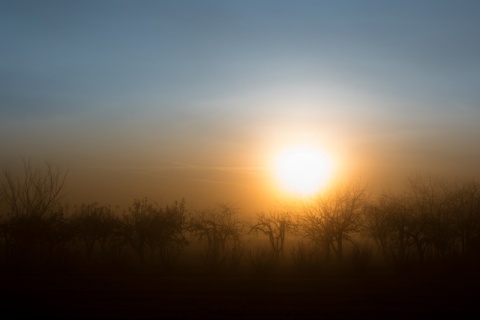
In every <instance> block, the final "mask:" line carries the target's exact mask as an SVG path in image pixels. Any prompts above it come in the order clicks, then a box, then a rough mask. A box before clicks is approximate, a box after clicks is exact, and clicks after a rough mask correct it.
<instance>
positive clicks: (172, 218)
mask: <svg viewBox="0 0 480 320" xmlns="http://www.w3.org/2000/svg"><path fill="white" fill-rule="evenodd" d="M185 215H186V209H185V202H184V201H181V202H175V203H174V204H173V205H171V206H168V205H167V206H165V207H164V208H162V207H159V206H158V205H155V204H152V203H149V202H148V199H147V198H144V199H142V200H138V199H135V200H134V201H133V204H132V205H131V206H130V207H129V208H128V211H127V212H126V213H125V214H124V215H123V235H124V237H125V239H126V240H127V242H128V243H129V244H130V245H131V246H132V247H133V249H134V250H135V252H136V253H137V254H138V257H139V259H140V262H141V263H142V264H143V263H145V250H146V249H147V248H148V249H149V251H150V260H151V261H154V260H155V257H158V258H159V259H160V262H161V263H163V262H165V261H164V259H165V258H166V257H167V249H168V248H173V247H175V249H176V248H178V247H181V246H182V245H184V244H186V239H185V237H184V234H183V233H184V229H185Z"/></svg>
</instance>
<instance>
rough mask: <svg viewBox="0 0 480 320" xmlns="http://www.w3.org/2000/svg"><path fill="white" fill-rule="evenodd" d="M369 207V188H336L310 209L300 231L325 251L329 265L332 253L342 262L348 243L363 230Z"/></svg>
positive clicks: (319, 199)
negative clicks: (355, 234) (367, 200)
mask: <svg viewBox="0 0 480 320" xmlns="http://www.w3.org/2000/svg"><path fill="white" fill-rule="evenodd" d="M365 207H366V188H365V186H363V185H361V184H358V183H356V184H351V185H347V186H344V187H342V188H339V189H335V190H333V191H332V192H330V193H325V194H323V195H320V196H319V197H318V199H317V200H316V201H315V203H314V204H312V205H310V206H307V208H306V209H305V211H306V214H305V215H304V216H303V217H301V218H300V232H301V234H303V235H304V236H305V237H307V238H308V239H310V240H311V241H312V242H314V243H316V244H317V245H318V246H319V247H323V248H324V249H325V258H326V261H327V262H328V261H329V260H330V252H331V250H333V251H334V252H335V254H336V257H337V259H338V261H342V260H343V257H344V248H343V247H344V241H349V240H351V235H352V234H353V233H355V232H359V231H360V230H361V224H362V217H363V212H364V209H365Z"/></svg>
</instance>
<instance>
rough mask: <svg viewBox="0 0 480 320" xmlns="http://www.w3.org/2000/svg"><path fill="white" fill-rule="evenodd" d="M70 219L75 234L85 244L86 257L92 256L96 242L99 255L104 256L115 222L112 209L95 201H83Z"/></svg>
mask: <svg viewBox="0 0 480 320" xmlns="http://www.w3.org/2000/svg"><path fill="white" fill-rule="evenodd" d="M71 221H72V224H73V227H74V228H75V232H76V234H77V236H78V237H79V238H80V240H81V241H82V242H83V244H84V245H85V249H86V252H87V258H88V259H90V258H91V257H92V254H93V251H94V248H95V245H96V244H97V243H98V244H99V245H100V249H101V255H102V256H104V254H105V247H106V244H107V241H108V239H109V238H110V237H111V236H112V235H113V232H114V231H115V227H116V224H117V218H116V216H115V215H114V214H113V212H112V210H111V209H110V208H109V207H107V206H104V205H100V204H98V203H96V202H94V203H90V204H85V203H83V204H82V205H80V206H79V207H78V208H77V211H76V213H75V214H74V216H73V217H72V218H71Z"/></svg>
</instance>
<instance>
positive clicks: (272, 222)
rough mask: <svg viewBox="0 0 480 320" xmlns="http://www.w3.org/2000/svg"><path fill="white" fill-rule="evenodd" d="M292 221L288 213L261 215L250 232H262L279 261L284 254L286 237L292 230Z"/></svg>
mask: <svg viewBox="0 0 480 320" xmlns="http://www.w3.org/2000/svg"><path fill="white" fill-rule="evenodd" d="M292 227H293V224H292V219H291V218H290V215H289V214H288V212H271V213H269V214H265V213H263V212H262V213H259V214H258V215H257V217H256V220H255V222H254V224H253V225H252V226H251V228H250V232H261V233H263V234H264V235H265V236H267V237H268V240H269V244H270V249H271V253H272V255H273V257H274V258H275V259H278V258H279V257H281V256H282V255H283V253H284V245H285V235H286V233H287V231H289V230H292Z"/></svg>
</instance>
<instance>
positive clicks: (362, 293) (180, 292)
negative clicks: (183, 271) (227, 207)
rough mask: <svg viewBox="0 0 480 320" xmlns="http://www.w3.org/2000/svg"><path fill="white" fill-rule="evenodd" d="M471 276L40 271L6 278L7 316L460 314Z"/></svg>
mask: <svg viewBox="0 0 480 320" xmlns="http://www.w3.org/2000/svg"><path fill="white" fill-rule="evenodd" d="M479 288H480V279H478V278H472V277H471V276H468V275H464V276H456V277H447V276H439V277H433V276H432V277H415V276H393V275H390V276H373V275H369V276H364V277H351V276H341V275H340V276H334V277H299V276H298V275H297V276H288V275H276V276H273V275H272V276H270V277H263V278H259V277H252V276H246V275H245V276H224V277H222V276H206V275H194V274H191V275H178V276H175V275H169V276H162V275H159V274H155V273H149V272H137V273H122V272H111V273H105V272H81V273H78V272H60V273H52V272H35V273H28V274H26V273H24V274H20V273H19V274H15V275H11V276H9V277H6V278H4V280H3V281H2V295H3V299H2V304H3V306H2V313H3V314H4V315H6V318H8V319H13V318H16V317H21V316H27V317H28V318H40V317H41V318H45V317H47V318H116V319H119V318H122V319H138V318H156V319H172V318H174V319H186V318H192V319H233V318H241V319H294V318H295V319H427V318H430V319H435V318H438V317H441V316H442V317H445V316H446V317H447V318H452V319H453V318H455V319H460V318H462V319H464V318H469V317H470V316H471V317H472V318H475V316H480V308H479V307H478V298H479V297H480V295H479V294H478V290H479Z"/></svg>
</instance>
